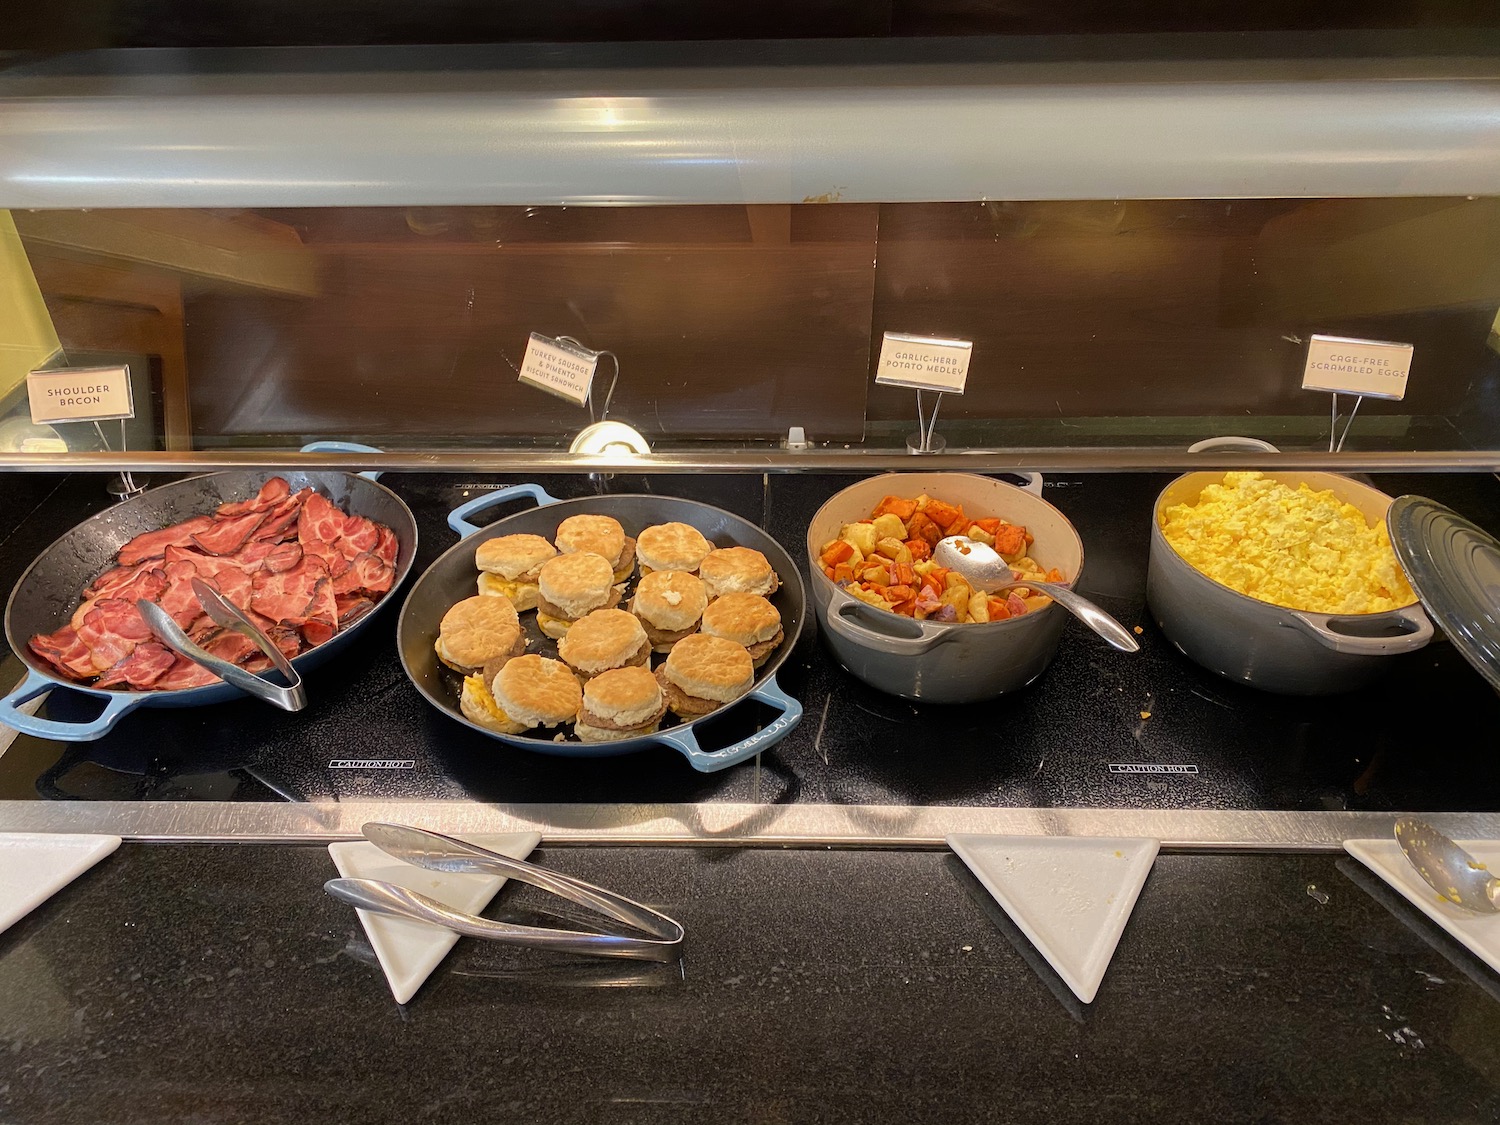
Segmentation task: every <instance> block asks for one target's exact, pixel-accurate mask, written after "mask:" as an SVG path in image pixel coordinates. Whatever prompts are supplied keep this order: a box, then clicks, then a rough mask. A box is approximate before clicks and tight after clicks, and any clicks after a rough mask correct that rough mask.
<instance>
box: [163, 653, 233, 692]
mask: <svg viewBox="0 0 1500 1125" xmlns="http://www.w3.org/2000/svg"><path fill="white" fill-rule="evenodd" d="M223 682H224V681H223V680H221V679H219V677H218V676H216V675H214V674H213V673H212V672H210V671H209V670H208V669H207V668H205V667H203V665H201V664H194V663H193V662H192V661H191V660H188V659H186V658H185V657H181V656H179V657H177V659H176V660H175V661H174V663H173V664H172V667H171V668H170V669H168V670H167V672H166V674H165V675H163V676H162V677H161V678H160V679H158V680H157V681H156V682H155V683H154V684H153V685H152V687H155V688H157V689H158V690H160V691H182V690H184V689H186V688H195V687H206V686H207V685H209V684H219V683H223Z"/></svg>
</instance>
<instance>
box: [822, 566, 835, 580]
mask: <svg viewBox="0 0 1500 1125" xmlns="http://www.w3.org/2000/svg"><path fill="white" fill-rule="evenodd" d="M823 573H824V574H826V575H827V576H828V579H829V581H830V582H831V581H832V580H833V567H831V566H825V567H824V568H823Z"/></svg>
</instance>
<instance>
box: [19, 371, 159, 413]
mask: <svg viewBox="0 0 1500 1125" xmlns="http://www.w3.org/2000/svg"><path fill="white" fill-rule="evenodd" d="M26 394H27V396H28V397H29V398H30V400H31V420H32V422H33V423H42V422H105V421H108V420H109V419H111V418H134V417H135V400H134V399H133V398H132V397H131V391H130V368H129V367H63V368H59V369H58V370H56V371H32V372H30V373H29V374H28V375H27V376H26Z"/></svg>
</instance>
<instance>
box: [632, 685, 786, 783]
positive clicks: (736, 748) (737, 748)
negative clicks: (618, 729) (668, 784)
mask: <svg viewBox="0 0 1500 1125" xmlns="http://www.w3.org/2000/svg"><path fill="white" fill-rule="evenodd" d="M744 698H746V699H758V700H760V701H761V702H762V703H767V704H769V705H770V706H772V707H775V708H776V709H777V710H779V711H780V712H781V714H780V715H778V716H777V717H776V718H775V719H773V720H772V721H771V724H770V725H769V726H767V727H763V728H761V729H760V730H758V731H756V732H755V733H754V734H752V735H751V736H750V737H749V738H746V739H743V740H741V741H739V742H736V743H735V744H734V745H733V746H728V747H726V748H724V749H723V750H704V749H703V748H702V747H701V746H699V745H698V739H697V738H696V737H694V735H693V732H692V729H691V728H689V727H681V728H674V729H672V730H664V731H659V732H658V733H657V734H656V735H655V736H654V737H655V738H656V740H657V741H658V742H664V743H666V744H667V745H668V746H670V747H672V749H674V750H676V751H677V752H678V753H679V754H681V755H682V756H683V757H684V758H686V759H687V760H688V761H689V762H690V763H692V766H693V768H694V769H695V770H697V771H698V772H700V773H714V772H715V771H717V770H722V769H728V768H729V767H730V766H732V765H736V764H737V763H739V762H743V761H744V760H745V759H746V758H752V757H754V756H755V755H756V754H759V753H760V752H761V751H762V750H765V749H767V748H768V747H770V746H772V745H774V744H775V743H777V742H780V741H781V740H782V739H783V738H785V737H786V736H787V735H789V734H791V733H792V728H793V727H795V726H796V725H797V724H798V723H800V722H801V721H802V704H800V703H798V702H797V701H796V700H795V699H793V698H792V697H791V696H790V695H788V694H787V693H786V692H784V691H782V690H781V688H780V687H778V686H777V685H776V677H775V676H774V675H773V676H771V677H770V678H769V679H767V680H766V682H765V683H763V684H761V685H760V687H758V688H756V689H755V690H754V691H752V692H751V693H750V694H749V695H747V696H745V697H744Z"/></svg>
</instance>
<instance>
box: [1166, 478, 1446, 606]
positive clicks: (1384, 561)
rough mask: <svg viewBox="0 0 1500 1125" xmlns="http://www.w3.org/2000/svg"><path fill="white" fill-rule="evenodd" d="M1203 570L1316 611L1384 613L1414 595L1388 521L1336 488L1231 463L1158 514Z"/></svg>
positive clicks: (1277, 601)
mask: <svg viewBox="0 0 1500 1125" xmlns="http://www.w3.org/2000/svg"><path fill="white" fill-rule="evenodd" d="M1158 519H1159V522H1160V524H1161V530H1162V534H1163V535H1165V536H1166V540H1167V542H1168V543H1170V544H1171V545H1172V548H1173V549H1174V550H1176V552H1177V553H1178V554H1179V555H1181V556H1182V557H1183V559H1185V560H1186V561H1187V562H1188V564H1189V565H1191V566H1192V567H1193V568H1194V569H1195V570H1199V571H1201V572H1202V573H1204V574H1206V575H1207V576H1208V577H1209V578H1212V579H1213V580H1214V581H1215V582H1219V583H1221V584H1222V585H1225V586H1228V587H1229V588H1230V589H1231V590H1235V591H1237V592H1238V593H1241V594H1245V595H1247V596H1249V597H1252V598H1255V599H1257V600H1258V601H1263V602H1270V603H1271V604H1273V605H1279V606H1284V607H1286V608H1287V609H1300V610H1306V611H1308V612H1312V613H1383V612H1385V611H1386V610H1391V609H1397V608H1399V607H1401V606H1405V605H1410V604H1411V603H1412V602H1414V601H1416V600H1417V598H1416V595H1415V594H1414V593H1412V589H1411V586H1410V585H1409V584H1408V583H1407V581H1406V575H1405V574H1403V573H1402V572H1401V567H1400V564H1399V563H1397V562H1396V555H1395V552H1394V551H1392V550H1391V543H1390V539H1389V537H1388V536H1387V534H1386V529H1385V525H1384V524H1383V523H1377V524H1376V526H1374V527H1371V526H1370V525H1369V523H1368V522H1367V521H1366V520H1365V517H1364V514H1363V513H1362V512H1361V511H1360V510H1359V509H1358V508H1356V507H1354V505H1352V504H1348V503H1345V502H1344V501H1342V500H1340V499H1339V498H1338V497H1337V496H1335V495H1334V494H1333V493H1332V492H1331V491H1327V490H1323V491H1320V492H1314V491H1313V490H1312V489H1310V488H1308V487H1307V485H1305V484H1302V485H1299V486H1297V487H1296V488H1292V487H1290V486H1289V485H1285V484H1282V483H1281V482H1279V481H1275V480H1272V479H1270V478H1268V477H1266V476H1265V475H1264V474H1262V473H1256V472H1231V473H1225V474H1224V480H1223V482H1222V483H1220V484H1211V485H1209V486H1208V487H1206V488H1204V490H1203V491H1202V493H1200V494H1199V497H1198V500H1197V502H1196V503H1193V504H1174V505H1172V506H1171V507H1169V508H1165V509H1163V511H1162V512H1161V514H1160V516H1159V517H1158Z"/></svg>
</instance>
